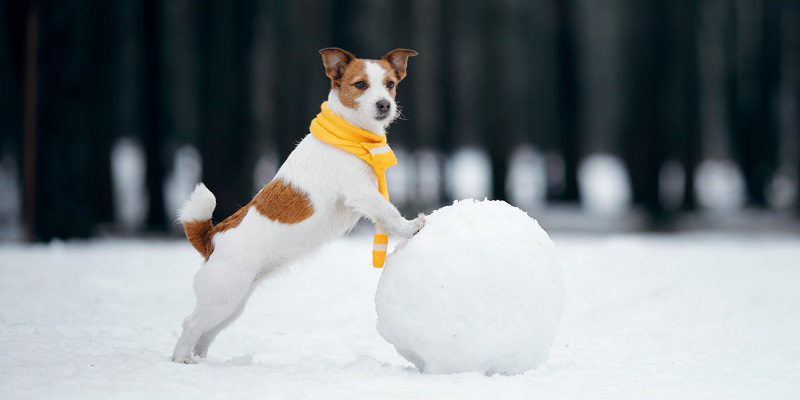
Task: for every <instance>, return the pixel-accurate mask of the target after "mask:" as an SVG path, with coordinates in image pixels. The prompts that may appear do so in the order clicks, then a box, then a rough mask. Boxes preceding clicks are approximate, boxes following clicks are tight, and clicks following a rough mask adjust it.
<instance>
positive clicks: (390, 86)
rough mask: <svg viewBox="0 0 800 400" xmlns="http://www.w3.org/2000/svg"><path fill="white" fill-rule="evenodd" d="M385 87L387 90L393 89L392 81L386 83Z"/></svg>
mask: <svg viewBox="0 0 800 400" xmlns="http://www.w3.org/2000/svg"><path fill="white" fill-rule="evenodd" d="M386 87H387V88H389V89H391V88H393V87H394V81H389V82H386Z"/></svg>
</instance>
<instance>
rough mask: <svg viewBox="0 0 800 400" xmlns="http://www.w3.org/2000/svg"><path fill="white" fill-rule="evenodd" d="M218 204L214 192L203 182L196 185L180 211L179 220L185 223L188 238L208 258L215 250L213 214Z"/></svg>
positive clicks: (184, 228)
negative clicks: (213, 244) (213, 245)
mask: <svg viewBox="0 0 800 400" xmlns="http://www.w3.org/2000/svg"><path fill="white" fill-rule="evenodd" d="M216 206H217V199H216V197H214V194H213V193H211V191H210V190H208V188H207V187H206V185H204V184H202V183H198V184H197V186H195V188H194V191H193V192H192V195H191V196H189V200H186V203H184V204H183V207H181V209H180V211H178V220H179V221H181V223H182V224H183V230H184V231H185V232H186V238H187V239H189V243H191V244H192V246H194V248H195V249H197V251H199V252H200V254H202V255H203V257H205V259H206V260H208V257H209V256H210V255H211V252H212V251H213V250H214V249H213V247H212V245H211V237H212V236H213V234H212V232H211V228H212V224H211V215H212V214H213V213H214V208H215V207H216Z"/></svg>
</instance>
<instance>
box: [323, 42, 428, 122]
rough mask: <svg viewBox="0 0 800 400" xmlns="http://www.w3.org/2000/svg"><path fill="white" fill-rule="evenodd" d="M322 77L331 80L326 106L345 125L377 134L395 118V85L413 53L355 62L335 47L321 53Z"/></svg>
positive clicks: (393, 53) (401, 51)
mask: <svg viewBox="0 0 800 400" xmlns="http://www.w3.org/2000/svg"><path fill="white" fill-rule="evenodd" d="M319 52H320V54H322V63H323V64H324V65H325V74H326V75H327V76H328V77H329V78H331V93H330V95H329V96H328V106H329V107H330V108H331V110H333V111H334V112H336V113H337V114H339V115H340V116H341V117H342V118H344V119H346V120H347V121H348V122H350V123H352V124H354V125H356V126H359V127H360V128H363V129H366V130H368V131H372V132H375V131H376V130H379V131H380V132H382V131H383V129H384V128H385V127H386V126H388V125H389V124H390V123H391V122H392V121H393V120H394V119H395V118H397V116H398V115H399V114H398V111H397V104H396V103H395V101H394V97H395V94H396V93H397V84H398V83H400V81H401V80H403V78H405V77H406V65H407V64H408V57H412V56H415V55H417V52H416V51H414V50H406V49H395V50H392V51H390V52H389V53H387V54H386V55H385V56H383V57H381V59H380V60H367V59H360V58H356V57H355V56H354V55H352V54H350V53H348V52H346V51H344V50H342V49H339V48H335V47H330V48H327V49H322V50H320V51H319Z"/></svg>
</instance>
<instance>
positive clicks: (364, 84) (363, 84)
mask: <svg viewBox="0 0 800 400" xmlns="http://www.w3.org/2000/svg"><path fill="white" fill-rule="evenodd" d="M353 86H355V87H356V89H364V88H365V87H367V82H364V81H358V82H356V83H355V84H353Z"/></svg>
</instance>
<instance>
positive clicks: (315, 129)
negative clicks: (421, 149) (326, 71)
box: [310, 101, 397, 268]
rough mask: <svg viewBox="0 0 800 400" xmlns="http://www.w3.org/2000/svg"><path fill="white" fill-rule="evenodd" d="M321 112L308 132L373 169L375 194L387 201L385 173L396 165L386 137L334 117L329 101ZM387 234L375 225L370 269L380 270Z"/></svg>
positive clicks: (379, 225) (395, 159) (387, 192)
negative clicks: (376, 179) (376, 178)
mask: <svg viewBox="0 0 800 400" xmlns="http://www.w3.org/2000/svg"><path fill="white" fill-rule="evenodd" d="M321 108H322V112H320V113H319V114H317V117H316V118H314V120H312V121H311V127H310V129H311V133H312V134H313V135H314V137H316V138H317V139H319V140H320V141H322V142H325V143H329V144H332V145H334V146H336V147H338V148H340V149H342V150H344V151H346V152H348V153H350V154H353V155H354V156H356V157H358V158H360V159H362V160H364V162H366V163H367V164H369V165H371V166H372V171H374V172H375V176H376V177H378V191H380V192H381V194H382V195H383V197H384V198H385V199H386V201H389V188H388V187H387V186H386V170H387V169H388V168H390V167H393V166H395V165H397V158H395V157H394V153H393V152H392V149H391V148H389V144H388V143H387V142H386V136H381V135H376V134H374V133H372V132H367V131H365V130H363V129H361V128H357V127H355V126H353V125H351V124H350V123H349V122H347V121H345V120H344V119H342V118H341V117H339V116H338V115H336V114H334V113H333V111H331V110H330V109H329V108H328V102H327V101H326V102H324V103H322V107H321ZM388 245H389V235H388V234H387V232H386V230H385V229H384V228H383V226H382V225H381V224H380V222H376V224H375V240H374V241H373V245H372V266H373V267H375V268H381V267H383V261H384V260H385V259H386V248H387V246H388Z"/></svg>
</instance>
